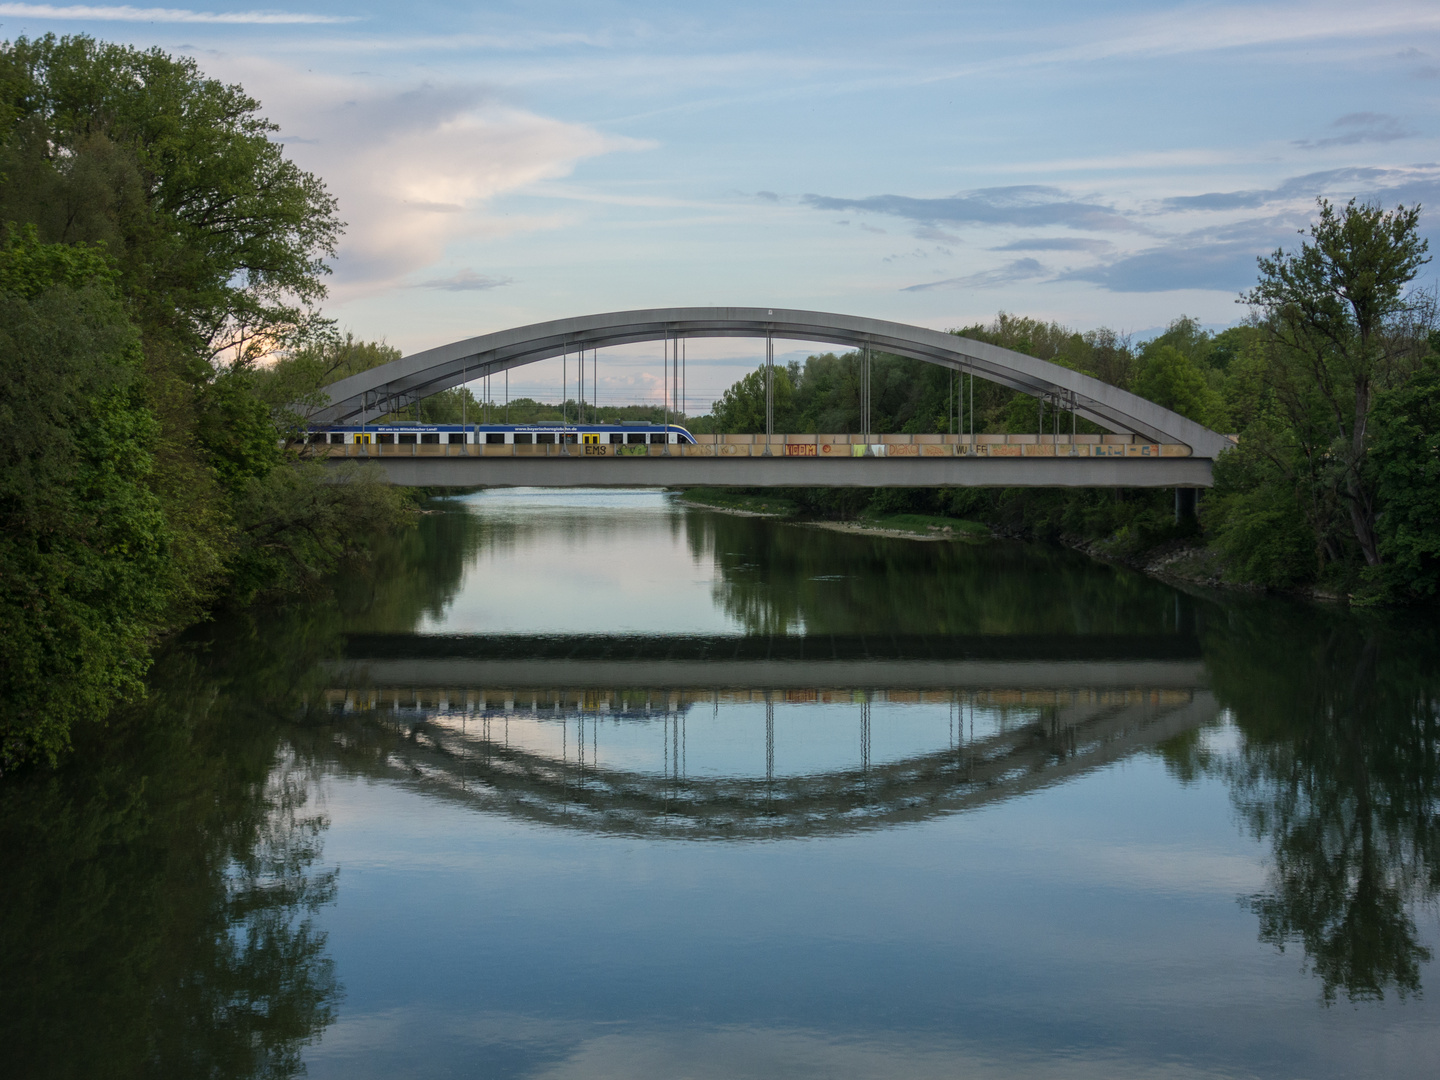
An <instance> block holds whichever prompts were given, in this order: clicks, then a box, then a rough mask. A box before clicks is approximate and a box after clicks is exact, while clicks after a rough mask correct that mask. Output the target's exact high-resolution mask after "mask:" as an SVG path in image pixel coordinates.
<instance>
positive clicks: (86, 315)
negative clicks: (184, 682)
mask: <svg viewBox="0 0 1440 1080" xmlns="http://www.w3.org/2000/svg"><path fill="white" fill-rule="evenodd" d="M112 282H113V274H112V272H111V267H110V266H109V264H108V263H107V262H106V260H105V259H104V258H103V257H102V256H101V255H100V254H99V253H97V252H95V251H92V250H90V249H85V248H64V247H60V246H58V245H45V244H40V243H39V242H38V240H37V239H36V237H35V233H34V230H33V229H27V230H21V231H19V232H18V233H17V232H15V231H13V230H12V231H11V233H10V234H9V235H8V237H7V238H6V244H5V246H4V248H3V250H0V285H3V286H5V289H4V291H0V626H3V627H4V632H3V635H0V701H4V702H5V708H4V711H3V712H0V770H3V769H4V768H5V767H7V766H9V765H11V764H13V763H14V762H16V761H19V760H22V759H24V758H26V757H30V756H36V755H40V756H45V757H49V758H52V759H53V758H54V757H55V755H56V754H57V753H58V752H60V751H61V750H62V749H64V747H65V745H66V741H67V732H68V730H69V727H70V725H72V724H73V723H74V722H75V721H76V720H78V719H81V718H82V717H85V716H87V715H95V714H103V713H104V712H105V710H106V709H107V708H108V707H109V705H110V704H111V702H113V701H114V700H116V699H119V698H124V697H132V696H134V695H135V694H137V693H139V692H140V689H141V684H140V681H139V680H140V676H141V675H143V674H144V671H145V668H146V666H147V657H148V649H149V646H150V645H151V644H152V641H153V639H154V636H155V634H156V633H157V631H158V630H159V629H160V628H161V627H162V626H163V625H164V624H165V621H166V616H167V615H168V614H169V613H170V610H171V608H172V602H173V601H172V596H173V594H174V593H175V592H177V591H179V590H178V588H177V584H176V583H174V582H173V581H172V580H171V574H170V571H169V563H168V559H167V555H168V552H169V549H170V546H171V544H172V542H173V538H172V536H171V534H170V530H169V529H168V527H167V523H166V520H165V517H164V514H163V513H162V511H161V507H160V500H159V499H158V498H157V497H156V495H155V493H154V492H153V491H152V490H151V486H150V481H151V478H152V472H153V469H154V447H155V443H156V435H157V424H156V421H155V418H154V416H153V415H152V414H151V412H150V410H149V409H148V408H147V407H146V404H145V401H144V397H143V393H142V387H141V383H140V360H139V352H140V348H139V338H138V335H137V334H136V332H135V329H134V327H133V326H132V325H131V323H130V321H129V319H128V318H127V317H126V313H125V310H124V307H123V305H122V304H121V303H120V302H119V300H118V299H117V298H116V296H115V291H114V287H113V283H112Z"/></svg>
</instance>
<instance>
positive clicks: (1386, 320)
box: [1242, 199, 1429, 566]
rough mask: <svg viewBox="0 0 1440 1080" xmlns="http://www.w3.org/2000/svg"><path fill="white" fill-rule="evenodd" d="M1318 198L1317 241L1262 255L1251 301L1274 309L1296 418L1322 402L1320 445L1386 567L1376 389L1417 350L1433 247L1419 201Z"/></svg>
mask: <svg viewBox="0 0 1440 1080" xmlns="http://www.w3.org/2000/svg"><path fill="white" fill-rule="evenodd" d="M1319 206H1320V220H1319V221H1317V222H1316V223H1315V224H1313V225H1312V226H1311V227H1310V231H1309V235H1310V240H1308V241H1305V242H1302V243H1301V245H1300V249H1299V250H1298V251H1295V252H1286V251H1284V250H1283V249H1282V250H1277V251H1276V252H1275V253H1274V254H1273V255H1271V256H1270V257H1269V258H1261V259H1260V260H1259V262H1260V280H1259V283H1258V284H1257V285H1256V287H1255V288H1254V289H1252V290H1250V291H1249V292H1248V293H1246V294H1244V296H1243V297H1242V299H1243V300H1244V302H1245V303H1248V304H1250V305H1252V306H1253V307H1256V308H1258V309H1260V310H1261V311H1262V312H1264V314H1265V318H1266V323H1267V327H1268V329H1269V331H1270V334H1271V336H1272V341H1273V344H1274V357H1275V361H1276V365H1277V367H1279V368H1280V369H1281V371H1280V372H1278V373H1277V374H1279V375H1281V379H1280V380H1279V381H1280V382H1282V383H1283V385H1284V387H1285V390H1286V393H1285V400H1286V402H1287V403H1288V404H1289V405H1290V406H1291V411H1292V412H1293V413H1294V414H1295V416H1294V419H1295V420H1296V421H1297V426H1309V422H1312V421H1313V420H1315V419H1316V411H1317V410H1316V409H1315V408H1314V405H1315V404H1318V405H1319V406H1320V410H1319V413H1320V417H1322V418H1323V429H1324V434H1325V435H1327V436H1328V439H1327V440H1326V442H1327V444H1328V445H1325V446H1324V447H1316V449H1317V450H1318V451H1320V452H1323V453H1325V454H1327V455H1329V456H1330V457H1331V458H1332V459H1333V461H1334V464H1335V466H1336V468H1335V470H1334V480H1335V482H1336V484H1337V488H1338V490H1339V491H1340V492H1341V493H1342V495H1343V498H1344V500H1345V502H1346V505H1347V509H1348V513H1349V518H1350V523H1351V527H1352V529H1353V531H1354V535H1355V539H1356V541H1357V542H1358V543H1359V545H1360V549H1361V551H1362V552H1363V553H1364V557H1365V561H1366V562H1367V563H1368V564H1369V565H1371V566H1377V565H1379V564H1380V562H1381V559H1382V555H1381V551H1380V546H1379V542H1378V540H1377V537H1376V533H1375V518H1376V513H1377V505H1376V493H1375V488H1374V481H1373V478H1372V477H1371V475H1370V473H1369V470H1368V469H1367V460H1366V459H1367V456H1368V451H1369V420H1370V411H1371V406H1372V403H1373V399H1374V393H1375V391H1376V390H1377V389H1379V388H1381V387H1383V386H1385V385H1388V384H1389V383H1390V382H1391V381H1392V380H1393V379H1394V378H1395V376H1396V375H1397V374H1398V373H1399V372H1400V370H1401V369H1402V368H1403V367H1404V365H1405V361H1406V360H1412V361H1413V360H1414V359H1415V357H1416V335H1415V334H1414V332H1413V330H1414V327H1413V320H1412V318H1411V316H1412V315H1413V314H1414V312H1415V310H1416V306H1415V304H1414V303H1413V302H1412V300H1411V298H1409V297H1408V296H1407V295H1406V291H1405V290H1406V286H1408V285H1409V284H1410V282H1411V281H1412V280H1414V278H1415V275H1416V273H1417V272H1418V271H1419V269H1420V267H1421V266H1423V265H1424V264H1425V263H1427V262H1428V261H1429V258H1428V256H1427V255H1426V251H1427V250H1428V247H1429V245H1428V241H1426V240H1424V239H1421V237H1420V236H1419V232H1418V224H1419V220H1420V208H1419V207H1418V206H1415V207H1410V208H1409V209H1407V208H1406V207H1404V206H1397V207H1396V208H1395V210H1394V211H1393V212H1387V211H1384V210H1381V209H1380V208H1379V207H1373V206H1361V205H1357V204H1356V202H1355V200H1354V199H1352V200H1350V202H1349V203H1348V204H1346V206H1345V208H1344V209H1343V210H1342V211H1340V212H1339V213H1337V212H1336V211H1335V208H1334V207H1333V206H1332V205H1331V204H1330V202H1329V201H1328V200H1326V199H1321V200H1319ZM1301 414H1303V416H1302V415H1301Z"/></svg>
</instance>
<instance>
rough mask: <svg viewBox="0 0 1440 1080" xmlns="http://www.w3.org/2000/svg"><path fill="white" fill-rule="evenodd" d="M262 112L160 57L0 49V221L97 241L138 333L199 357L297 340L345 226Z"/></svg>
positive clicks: (14, 46)
mask: <svg viewBox="0 0 1440 1080" xmlns="http://www.w3.org/2000/svg"><path fill="white" fill-rule="evenodd" d="M259 110H260V104H259V102H257V101H256V100H255V99H254V98H251V97H250V96H248V95H247V94H245V92H244V91H243V90H242V89H241V88H240V87H238V86H233V85H226V84H224V83H221V82H219V81H217V80H214V79H208V78H206V77H205V76H204V75H203V74H202V73H201V72H200V70H199V68H198V66H197V65H196V63H195V61H194V60H192V59H190V58H188V57H173V56H169V55H167V54H166V53H164V52H162V51H161V50H159V49H148V50H139V49H135V48H132V47H129V46H125V45H115V44H109V43H105V42H98V41H95V40H94V39H92V38H89V37H84V36H75V37H63V38H57V37H55V36H53V35H46V36H44V37H41V38H37V39H33V40H32V39H27V38H23V37H22V38H18V39H16V40H15V41H13V42H6V43H3V44H0V136H3V139H0V173H3V174H4V183H3V185H0V217H3V218H4V219H6V220H18V221H28V222H32V223H34V224H35V225H36V226H37V227H38V228H39V230H40V235H41V238H42V239H43V240H47V241H51V242H60V243H74V242H77V241H88V242H104V243H105V244H106V245H107V246H108V248H109V250H110V251H111V252H112V253H113V254H114V256H115V258H116V259H117V261H118V265H119V268H120V271H121V276H122V291H123V293H124V294H125V295H126V296H127V298H128V299H129V300H130V301H131V303H132V304H133V305H134V306H135V309H136V312H137V318H138V321H139V323H140V325H141V328H142V330H143V331H145V332H146V333H147V334H149V333H153V332H154V331H155V330H156V329H157V328H161V327H163V328H165V329H166V330H167V331H169V332H171V333H173V334H176V335H179V336H181V337H182V338H183V339H184V344H186V345H187V346H190V347H191V348H193V349H195V350H196V351H197V353H198V355H200V356H203V357H219V356H221V355H228V356H229V357H230V358H231V359H232V360H236V359H238V360H243V359H248V358H253V357H254V356H255V355H257V354H261V353H267V352H270V351H273V350H274V349H276V348H279V347H283V346H284V345H285V344H286V343H289V342H295V341H297V340H303V339H304V336H305V334H306V333H307V332H308V331H310V330H311V329H313V328H314V326H315V325H316V322H317V319H318V316H317V315H316V313H315V309H314V305H315V304H316V303H318V302H319V300H320V299H322V298H323V296H324V294H325V289H324V284H323V280H322V279H323V277H324V275H325V274H326V273H328V269H327V267H326V264H325V261H324V260H325V258H326V257H327V256H329V255H333V254H334V247H335V242H336V240H337V239H338V237H339V234H340V229H341V223H340V222H339V221H338V220H337V219H336V216H335V200H334V198H333V197H332V196H331V195H330V194H329V193H328V192H327V191H326V190H325V187H324V185H323V184H322V183H321V181H320V180H319V179H318V178H317V177H315V176H313V175H311V174H309V173H306V172H303V171H302V170H300V169H299V168H297V167H296V166H295V164H294V163H293V162H291V161H289V160H288V159H287V158H286V157H285V156H284V148H283V147H282V146H281V145H280V144H279V143H277V142H274V141H273V140H272V139H271V138H270V136H271V135H272V133H274V132H275V131H276V130H277V129H276V126H275V125H274V124H273V123H272V122H270V121H269V120H266V119H265V118H264V117H263V116H261V115H260V112H259Z"/></svg>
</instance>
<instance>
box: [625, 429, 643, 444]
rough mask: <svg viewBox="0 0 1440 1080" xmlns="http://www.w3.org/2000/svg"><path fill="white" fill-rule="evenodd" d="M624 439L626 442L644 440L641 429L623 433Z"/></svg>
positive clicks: (640, 441) (641, 441)
mask: <svg viewBox="0 0 1440 1080" xmlns="http://www.w3.org/2000/svg"><path fill="white" fill-rule="evenodd" d="M625 441H626V442H627V443H643V442H644V441H645V433H644V432H643V431H640V432H636V431H631V432H627V433H626V435H625Z"/></svg>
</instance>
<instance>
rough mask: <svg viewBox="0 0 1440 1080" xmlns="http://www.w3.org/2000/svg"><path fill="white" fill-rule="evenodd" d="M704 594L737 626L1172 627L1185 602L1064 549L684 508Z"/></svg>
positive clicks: (1188, 608) (901, 629)
mask: <svg viewBox="0 0 1440 1080" xmlns="http://www.w3.org/2000/svg"><path fill="white" fill-rule="evenodd" d="M687 524H688V541H689V544H690V549H691V552H692V553H693V554H695V555H696V556H697V557H700V556H702V555H704V554H706V553H707V552H709V551H711V550H713V552H714V558H715V561H716V566H717V569H718V570H719V575H720V576H719V580H718V581H717V583H716V586H715V593H716V601H717V603H719V604H720V605H721V606H722V607H723V608H724V609H725V611H726V612H727V613H729V614H730V615H731V616H732V617H734V618H735V619H736V620H738V621H739V622H740V624H741V625H742V626H743V627H744V628H745V630H746V631H747V632H749V633H756V634H771V633H786V632H791V633H794V632H800V631H804V632H806V633H811V634H849V633H904V634H1013V633H1029V634H1044V633H1055V634H1090V633H1094V634H1147V633H1149V634H1174V633H1176V632H1177V631H1184V632H1193V629H1194V625H1195V619H1196V610H1197V607H1200V606H1202V605H1198V604H1197V602H1196V601H1195V600H1194V599H1192V598H1191V597H1189V596H1185V595H1183V594H1180V593H1177V592H1176V591H1175V590H1173V589H1171V588H1169V587H1167V586H1165V585H1162V584H1160V583H1159V582H1156V581H1153V580H1151V579H1149V578H1146V577H1144V576H1142V575H1140V574H1135V573H1131V572H1128V571H1124V570H1119V569H1117V568H1114V567H1111V566H1108V565H1106V564H1103V563H1098V562H1096V561H1094V560H1093V559H1089V558H1087V557H1085V556H1082V555H1077V554H1075V553H1074V552H1069V551H1064V550H1060V549H1056V548H1051V547H1040V546H1028V545H1020V544H1010V543H987V544H978V545H972V544H966V543H947V542H937V543H924V542H918V541H897V540H894V539H887V538H884V537H873V536H860V535H854V534H847V533H840V532H834V531H831V530H827V529H820V528H798V527H793V526H777V525H775V524H774V523H772V522H769V521H764V520H760V519H755V518H742V517H735V516H729V515H721V514H714V513H709V512H706V511H693V512H691V513H690V514H689V515H687Z"/></svg>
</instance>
